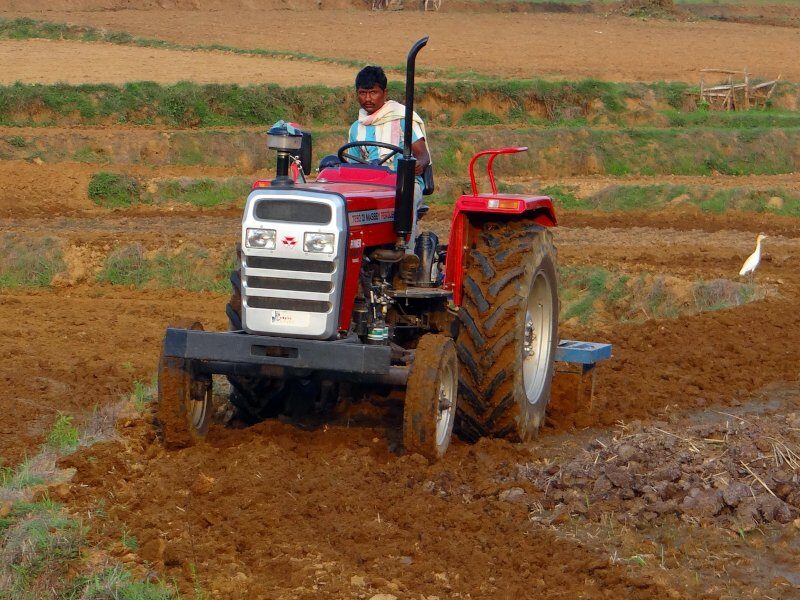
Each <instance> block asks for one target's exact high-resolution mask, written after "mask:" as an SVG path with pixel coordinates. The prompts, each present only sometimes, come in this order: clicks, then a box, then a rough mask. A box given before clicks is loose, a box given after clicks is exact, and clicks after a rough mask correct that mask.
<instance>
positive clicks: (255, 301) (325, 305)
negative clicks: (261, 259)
mask: <svg viewBox="0 0 800 600" xmlns="http://www.w3.org/2000/svg"><path fill="white" fill-rule="evenodd" d="M247 304H248V305H249V306H251V307H253V308H272V309H275V310H296V311H303V312H312V313H326V312H328V311H329V310H330V309H331V303H330V302H323V301H320V300H298V299H296V298H268V297H266V296H251V297H250V298H249V299H248V301H247Z"/></svg>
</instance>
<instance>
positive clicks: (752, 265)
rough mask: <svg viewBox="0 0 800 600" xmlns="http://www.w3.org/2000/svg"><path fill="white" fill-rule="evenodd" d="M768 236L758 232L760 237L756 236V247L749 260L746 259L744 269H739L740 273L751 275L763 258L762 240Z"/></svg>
mask: <svg viewBox="0 0 800 600" xmlns="http://www.w3.org/2000/svg"><path fill="white" fill-rule="evenodd" d="M766 237H767V236H765V235H764V234H763V233H759V234H758V237H757V238H756V249H755V251H754V252H753V253H752V254H751V255H750V256H748V257H747V260H746V261H744V264H743V265H742V270H741V271H739V275H749V274H751V273H752V272H753V271H755V270H756V267H757V266H758V262H759V261H760V260H761V240H763V239H765V238H766Z"/></svg>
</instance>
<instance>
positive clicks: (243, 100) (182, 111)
mask: <svg viewBox="0 0 800 600" xmlns="http://www.w3.org/2000/svg"><path fill="white" fill-rule="evenodd" d="M689 89H690V87H689V86H688V85H686V84H680V83H663V82H662V83H654V84H644V83H612V82H604V81H597V80H592V79H588V80H582V81H545V80H540V79H534V80H503V81H459V82H450V81H436V82H424V83H420V84H418V86H417V87H416V98H415V101H416V105H415V107H416V108H417V110H418V111H419V113H420V114H421V115H422V117H423V118H425V119H426V120H427V121H428V122H429V123H431V122H433V123H436V124H437V125H447V126H452V125H454V123H453V116H452V111H453V110H458V112H459V114H461V115H462V116H461V119H460V120H459V123H458V124H459V125H461V126H496V125H498V124H500V123H505V122H513V123H520V124H523V125H524V124H532V125H540V126H543V125H551V126H558V127H566V126H573V127H580V126H587V125H593V124H595V123H596V124H598V125H602V126H603V127H608V126H609V125H611V126H626V125H627V124H628V121H629V119H630V120H631V122H634V123H636V124H637V126H639V125H641V124H643V123H647V122H649V123H651V124H652V125H661V124H663V121H664V120H665V119H666V120H667V121H669V122H670V123H671V126H673V127H723V128H737V127H749V128H752V127H773V126H781V127H782V126H789V127H791V126H794V127H796V126H797V124H798V118H797V116H796V115H793V114H792V113H790V112H787V111H780V110H771V109H770V110H758V111H755V110H754V111H747V112H742V113H716V112H712V111H707V110H692V108H691V107H692V105H691V103H690V102H687V99H686V95H685V93H684V92H686V91H687V90H689ZM389 90H390V94H391V95H392V96H393V97H402V96H403V89H402V86H401V85H400V82H391V83H390V85H389ZM777 94H778V95H786V96H789V97H790V99H793V98H795V97H797V96H798V95H800V92H798V88H797V86H796V85H794V84H789V83H784V84H782V85H781V87H780V90H779V92H778V93H777ZM628 101H633V103H634V104H635V105H636V106H637V107H638V108H637V109H636V110H635V111H634V113H631V112H630V111H628V109H627V108H626V105H627V102H628ZM487 104H488V105H489V106H496V107H498V108H497V109H495V110H487V109H486V108H484V107H485V106H487ZM663 106H667V107H669V110H658V109H657V107H663ZM357 109H358V105H357V103H356V100H355V96H354V94H353V91H352V89H351V88H350V87H349V86H345V87H324V86H317V85H307V86H298V87H279V86H276V85H249V86H240V85H235V84H196V83H191V82H186V81H183V82H179V83H176V84H172V85H161V84H158V83H154V82H146V81H144V82H131V83H127V84H125V85H122V86H115V85H110V84H82V85H67V84H53V85H43V84H22V83H15V84H12V85H6V86H0V125H10V126H54V125H59V126H69V125H90V124H114V123H125V124H132V125H153V124H160V125H163V126H168V127H181V128H183V127H219V126H247V125H262V126H263V125H271V124H272V123H274V122H275V121H277V120H278V119H287V120H292V121H297V122H299V123H303V124H304V125H305V126H307V127H320V126H343V125H347V124H349V123H351V122H352V121H353V119H354V116H355V115H356V114H357ZM542 115H544V116H542Z"/></svg>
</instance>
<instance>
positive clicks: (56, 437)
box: [46, 414, 80, 454]
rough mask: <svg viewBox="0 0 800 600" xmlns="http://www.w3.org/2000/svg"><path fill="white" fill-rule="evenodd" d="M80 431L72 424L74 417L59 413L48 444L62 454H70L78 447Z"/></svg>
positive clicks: (49, 434) (48, 437)
mask: <svg viewBox="0 0 800 600" xmlns="http://www.w3.org/2000/svg"><path fill="white" fill-rule="evenodd" d="M79 441H80V432H79V431H78V430H77V429H76V428H75V427H74V426H73V425H72V417H71V416H69V415H63V414H59V415H58V418H57V419H56V422H55V423H54V424H53V428H52V429H51V430H50V433H48V434H47V442H46V443H47V446H48V447H50V448H52V449H53V450H55V451H56V452H58V453H60V454H69V453H71V452H74V451H75V450H77V448H78V443H79Z"/></svg>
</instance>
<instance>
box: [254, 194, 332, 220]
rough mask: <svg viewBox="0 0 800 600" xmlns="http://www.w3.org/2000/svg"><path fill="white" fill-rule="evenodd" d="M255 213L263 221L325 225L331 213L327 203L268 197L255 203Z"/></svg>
mask: <svg viewBox="0 0 800 600" xmlns="http://www.w3.org/2000/svg"><path fill="white" fill-rule="evenodd" d="M255 214H256V218H258V219H261V220H263V221H281V222H284V223H312V224H316V225H327V224H328V223H330V222H331V214H332V213H331V207H330V206H329V205H327V204H321V203H319V202H302V201H299V200H275V199H269V200H261V201H260V202H259V203H258V204H256V207H255Z"/></svg>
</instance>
